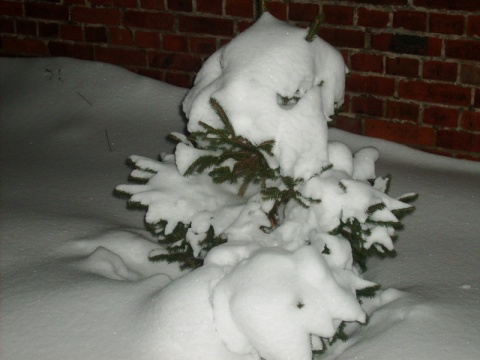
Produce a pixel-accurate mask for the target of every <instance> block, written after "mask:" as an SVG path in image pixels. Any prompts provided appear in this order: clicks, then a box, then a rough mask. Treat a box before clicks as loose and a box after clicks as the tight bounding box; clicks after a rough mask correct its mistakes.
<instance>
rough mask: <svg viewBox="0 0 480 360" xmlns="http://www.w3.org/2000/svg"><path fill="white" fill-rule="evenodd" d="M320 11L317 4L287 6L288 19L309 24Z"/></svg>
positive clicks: (291, 4)
mask: <svg viewBox="0 0 480 360" xmlns="http://www.w3.org/2000/svg"><path fill="white" fill-rule="evenodd" d="M319 11H320V7H319V6H318V5H317V4H297V3H289V4H288V19H289V20H292V21H305V22H308V23H310V22H311V21H312V20H313V19H314V18H315V16H317V14H318V13H319Z"/></svg>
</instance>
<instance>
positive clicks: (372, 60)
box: [350, 53, 383, 74]
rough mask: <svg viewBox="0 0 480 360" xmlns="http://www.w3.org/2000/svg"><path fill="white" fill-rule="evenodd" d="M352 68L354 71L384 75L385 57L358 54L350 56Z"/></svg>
mask: <svg viewBox="0 0 480 360" xmlns="http://www.w3.org/2000/svg"><path fill="white" fill-rule="evenodd" d="M350 66H351V70H353V71H366V72H376V73H380V74H381V73H383V56H381V55H373V54H364V53H357V54H353V55H351V56H350Z"/></svg>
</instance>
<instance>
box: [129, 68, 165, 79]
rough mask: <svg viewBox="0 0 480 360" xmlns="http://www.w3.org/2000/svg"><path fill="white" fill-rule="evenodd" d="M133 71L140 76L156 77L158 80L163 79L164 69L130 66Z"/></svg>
mask: <svg viewBox="0 0 480 360" xmlns="http://www.w3.org/2000/svg"><path fill="white" fill-rule="evenodd" d="M132 70H133V71H134V72H136V73H137V74H140V75H142V76H147V77H149V78H152V79H157V80H160V81H164V80H165V76H164V71H163V70H158V69H145V68H140V69H139V68H132Z"/></svg>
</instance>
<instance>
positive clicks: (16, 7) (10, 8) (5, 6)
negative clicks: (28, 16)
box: [0, 0, 24, 21]
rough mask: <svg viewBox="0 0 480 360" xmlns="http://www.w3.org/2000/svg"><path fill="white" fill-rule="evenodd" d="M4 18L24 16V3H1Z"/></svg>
mask: <svg viewBox="0 0 480 360" xmlns="http://www.w3.org/2000/svg"><path fill="white" fill-rule="evenodd" d="M0 8H2V15H3V16H23V15H24V10H23V2H18V1H3V0H2V1H0ZM2 21H3V19H2Z"/></svg>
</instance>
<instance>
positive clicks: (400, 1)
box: [350, 0, 408, 6]
mask: <svg viewBox="0 0 480 360" xmlns="http://www.w3.org/2000/svg"><path fill="white" fill-rule="evenodd" d="M350 2H353V3H359V4H362V5H365V4H371V5H378V6H381V5H407V3H408V0H350Z"/></svg>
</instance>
